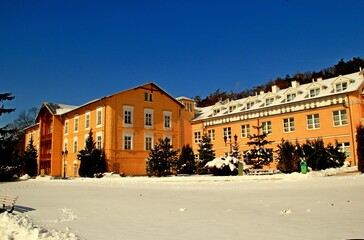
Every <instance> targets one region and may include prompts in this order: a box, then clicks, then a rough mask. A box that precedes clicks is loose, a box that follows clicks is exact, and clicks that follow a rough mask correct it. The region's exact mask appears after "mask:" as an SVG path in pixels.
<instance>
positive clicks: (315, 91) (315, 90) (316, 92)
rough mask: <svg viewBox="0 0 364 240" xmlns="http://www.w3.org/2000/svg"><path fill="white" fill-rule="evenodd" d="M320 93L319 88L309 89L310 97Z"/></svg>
mask: <svg viewBox="0 0 364 240" xmlns="http://www.w3.org/2000/svg"><path fill="white" fill-rule="evenodd" d="M319 94H320V88H315V89H311V90H310V97H315V96H317V95H319Z"/></svg>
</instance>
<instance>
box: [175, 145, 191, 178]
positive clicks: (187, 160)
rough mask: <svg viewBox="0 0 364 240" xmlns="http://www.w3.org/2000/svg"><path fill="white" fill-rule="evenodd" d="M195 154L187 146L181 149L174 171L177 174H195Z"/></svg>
mask: <svg viewBox="0 0 364 240" xmlns="http://www.w3.org/2000/svg"><path fill="white" fill-rule="evenodd" d="M195 164H196V163H195V154H194V153H193V150H192V148H191V146H190V145H189V144H187V145H185V146H183V147H182V151H181V155H180V156H179V158H178V161H177V166H176V171H177V173H179V174H193V173H194V172H195V168H196V165H195Z"/></svg>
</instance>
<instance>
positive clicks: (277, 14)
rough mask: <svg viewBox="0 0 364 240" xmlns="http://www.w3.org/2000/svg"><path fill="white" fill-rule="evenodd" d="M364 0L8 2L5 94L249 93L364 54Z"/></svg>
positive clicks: (21, 102) (22, 100) (31, 100)
mask: <svg viewBox="0 0 364 240" xmlns="http://www.w3.org/2000/svg"><path fill="white" fill-rule="evenodd" d="M363 7H364V1H363V0H327V1H320V0H250V1H244V0H240V1H239V0H236V1H235V0H221V1H219V0H204V1H202V0H201V1H200V0H145V1H142V0H128V1H126V0H116V1H109V0H103V1H94V0H52V1H49V0H31V1H29V0H11V1H8V0H0V92H1V93H4V92H12V93H13V95H14V96H15V99H14V100H13V101H11V102H5V106H6V107H15V108H16V109H17V111H16V112H15V113H12V114H11V115H9V116H8V117H4V115H3V116H1V117H0V118H1V119H0V125H3V124H4V123H6V122H8V121H10V119H11V118H15V117H16V116H17V114H18V113H19V111H21V110H27V109H29V108H31V107H33V106H36V107H40V106H41V103H42V102H44V101H48V102H55V103H64V104H70V105H80V104H83V103H85V102H88V101H90V100H93V99H96V98H100V97H103V96H106V95H109V94H113V93H116V92H119V91H122V90H125V89H128V88H132V87H135V86H138V85H141V84H144V83H146V82H148V81H153V82H155V83H156V84H158V85H159V86H160V87H162V88H163V89H165V90H166V91H167V92H168V93H170V94H171V95H172V96H174V97H179V96H186V97H194V96H196V95H200V96H201V97H205V96H207V95H208V94H209V93H212V92H214V91H215V90H217V89H219V88H220V90H222V91H230V90H234V91H242V90H244V89H247V88H250V87H253V86H257V85H259V84H263V83H266V82H267V81H269V80H272V79H275V78H276V77H284V76H285V75H286V74H294V73H297V72H305V71H314V70H320V69H322V68H325V67H329V66H332V65H334V64H336V63H337V62H338V61H339V60H340V59H341V58H343V59H344V60H350V59H352V58H353V57H361V58H364V30H363V27H364V13H363Z"/></svg>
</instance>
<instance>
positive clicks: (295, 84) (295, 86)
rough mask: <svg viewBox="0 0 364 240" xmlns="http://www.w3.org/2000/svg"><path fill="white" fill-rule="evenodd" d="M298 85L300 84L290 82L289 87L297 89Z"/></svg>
mask: <svg viewBox="0 0 364 240" xmlns="http://www.w3.org/2000/svg"><path fill="white" fill-rule="evenodd" d="M299 85H300V83H299V82H297V81H292V82H291V86H292V87H293V88H298V86H299Z"/></svg>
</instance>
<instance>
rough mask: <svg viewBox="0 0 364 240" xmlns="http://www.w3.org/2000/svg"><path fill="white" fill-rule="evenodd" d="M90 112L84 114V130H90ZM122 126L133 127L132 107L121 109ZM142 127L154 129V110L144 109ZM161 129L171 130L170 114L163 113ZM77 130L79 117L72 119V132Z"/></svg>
mask: <svg viewBox="0 0 364 240" xmlns="http://www.w3.org/2000/svg"><path fill="white" fill-rule="evenodd" d="M96 112H97V114H96V127H100V126H101V124H102V108H98V109H97V110H96ZM90 118H91V115H90V111H87V112H86V113H85V129H86V130H88V129H90V121H91V120H90ZM123 125H124V127H133V125H134V107H133V106H124V107H123ZM144 127H145V128H149V129H150V128H153V127H154V110H153V109H149V108H146V109H144ZM163 128H164V130H172V112H170V111H163ZM78 130H79V116H78V115H76V116H75V117H74V128H73V131H74V132H78ZM68 132H69V120H68V119H66V120H65V123H64V133H65V134H67V133H68Z"/></svg>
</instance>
